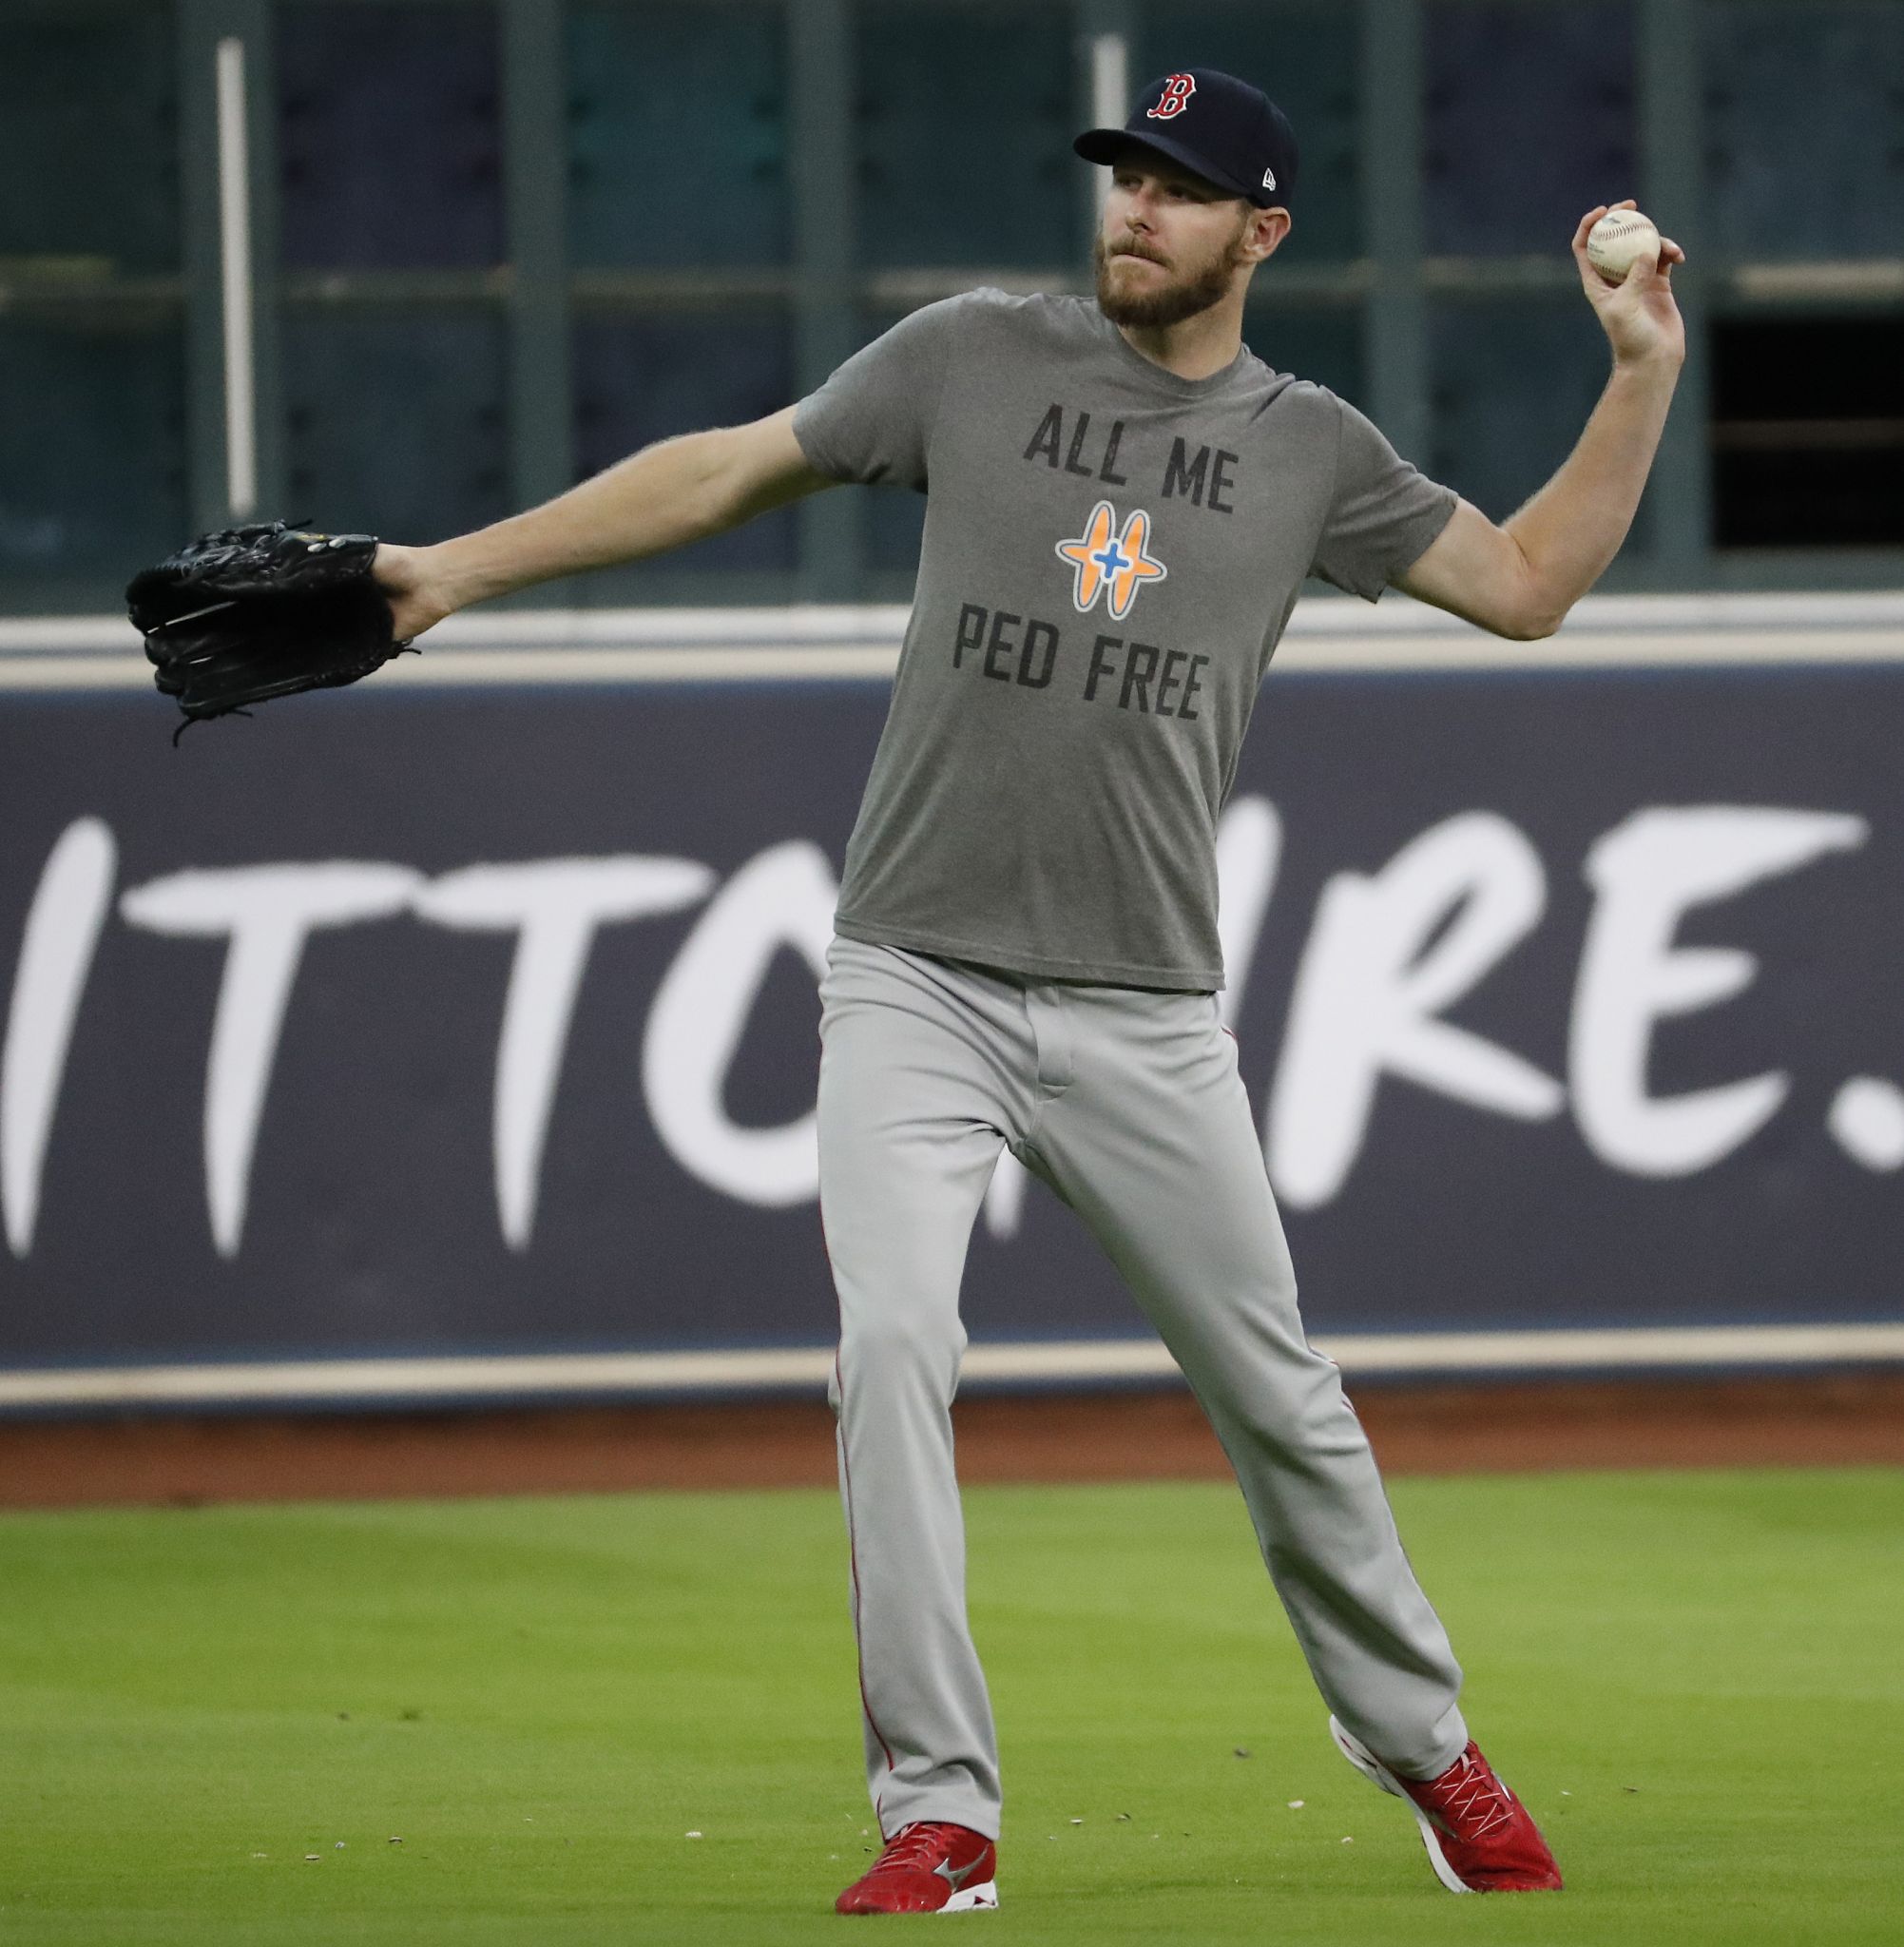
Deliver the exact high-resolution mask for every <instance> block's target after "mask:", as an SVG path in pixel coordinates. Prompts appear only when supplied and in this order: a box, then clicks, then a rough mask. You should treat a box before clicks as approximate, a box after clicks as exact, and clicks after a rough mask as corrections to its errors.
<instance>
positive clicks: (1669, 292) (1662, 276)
mask: <svg viewBox="0 0 1904 1947" xmlns="http://www.w3.org/2000/svg"><path fill="white" fill-rule="evenodd" d="M1635 207H1636V205H1635V203H1634V202H1633V200H1632V198H1631V197H1628V198H1627V199H1626V201H1625V202H1616V203H1613V204H1610V205H1608V204H1606V203H1601V204H1600V205H1598V206H1597V207H1596V208H1593V209H1590V210H1588V211H1587V214H1586V215H1585V216H1584V217H1582V218H1581V220H1580V227H1579V228H1578V229H1577V230H1575V231H1574V233H1573V260H1574V262H1575V264H1576V265H1577V266H1578V267H1579V270H1580V282H1581V287H1582V288H1583V289H1584V290H1585V291H1586V293H1587V302H1588V303H1590V304H1591V305H1592V306H1593V308H1594V310H1595V311H1597V312H1598V313H1599V314H1600V322H1601V324H1602V326H1603V327H1604V328H1605V330H1606V337H1607V338H1608V340H1609V341H1610V342H1611V344H1612V346H1613V358H1614V362H1615V363H1616V364H1621V365H1641V364H1654V363H1661V362H1669V363H1671V364H1673V365H1678V364H1680V363H1682V362H1683V360H1684V357H1685V323H1684V320H1683V319H1682V318H1681V317H1680V308H1679V306H1678V305H1677V304H1676V303H1674V302H1673V278H1672V271H1673V265H1674V264H1676V263H1683V262H1684V261H1685V252H1684V251H1683V250H1682V249H1681V248H1680V246H1679V245H1678V244H1677V243H1675V242H1674V241H1672V239H1671V238H1669V237H1663V238H1661V240H1660V260H1659V262H1658V264H1657V265H1655V264H1653V263H1650V262H1648V261H1647V260H1646V259H1645V258H1644V257H1641V258H1638V259H1636V260H1634V263H1633V267H1632V269H1631V270H1629V271H1628V272H1627V273H1626V277H1625V281H1624V282H1623V283H1618V284H1609V283H1608V282H1607V281H1606V279H1605V278H1603V277H1602V276H1601V275H1600V273H1599V272H1598V271H1597V270H1595V269H1594V267H1593V264H1592V262H1591V261H1590V260H1589V259H1588V258H1587V232H1588V231H1589V230H1590V229H1592V227H1593V226H1594V224H1595V223H1597V222H1599V221H1600V219H1601V218H1602V217H1604V216H1606V214H1607V212H1608V209H1609V208H1611V209H1615V210H1621V209H1632V208H1635Z"/></svg>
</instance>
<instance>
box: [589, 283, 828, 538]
mask: <svg viewBox="0 0 1904 1947" xmlns="http://www.w3.org/2000/svg"><path fill="white" fill-rule="evenodd" d="M793 362H794V361H793V342H792V335H791V333H790V332H789V330H788V327H787V320H786V319H785V318H784V317H782V316H780V315H779V314H777V313H776V314H767V315H760V314H752V315H750V314H748V313H746V312H742V311H733V310H725V311H704V312H703V311H667V312H657V313H654V314H652V315H650V316H646V317H641V318H587V319H585V320H583V321H582V322H581V323H580V324H578V325H577V326H576V330H575V453H576V462H577V466H578V469H579V471H580V472H581V473H582V474H583V475H584V477H586V476H587V475H588V474H590V473H598V472H601V471H602V469H603V468H604V467H608V466H612V465H613V464H614V463H615V462H616V461H617V460H619V459H623V458H625V457H626V456H627V454H629V453H634V452H636V451H637V450H638V449H639V448H641V447H644V446H647V445H650V444H652V443H653V442H654V441H655V440H657V439H666V438H669V437H671V436H672V435H673V434H677V433H694V432H698V431H700V430H701V429H702V428H704V427H708V426H734V425H740V424H742V423H744V422H746V421H748V420H752V419H762V418H765V417H766V416H767V414H770V413H778V412H779V410H780V409H781V407H783V406H785V405H787V404H789V403H790V402H791V401H792V399H793V397H794V376H793ZM794 531H795V530H794V512H793V510H792V509H791V508H781V509H779V510H778V511H775V512H773V513H770V514H763V515H762V516H760V518H759V519H758V520H752V521H749V522H747V524H746V525H745V526H744V527H740V528H736V529H735V530H733V531H732V532H731V533H726V534H716V535H714V536H712V537H711V538H710V539H708V540H705V541H699V542H696V543H695V545H694V546H693V547H691V548H685V549H680V550H678V551H677V552H674V553H671V554H668V555H666V556H665V557H664V565H665V566H666V567H668V568H680V569H790V568H792V567H793V565H794Z"/></svg>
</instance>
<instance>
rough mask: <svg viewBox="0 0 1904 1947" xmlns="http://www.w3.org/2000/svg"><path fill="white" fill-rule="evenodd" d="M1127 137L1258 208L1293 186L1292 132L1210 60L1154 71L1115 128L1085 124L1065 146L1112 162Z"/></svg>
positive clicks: (1278, 113) (1283, 201)
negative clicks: (1205, 64) (1204, 64)
mask: <svg viewBox="0 0 1904 1947" xmlns="http://www.w3.org/2000/svg"><path fill="white" fill-rule="evenodd" d="M1133 142H1136V143H1141V144H1142V145H1144V147H1146V148H1153V149H1156V150H1157V151H1158V152H1159V153H1160V154H1162V155H1166V156H1168V157H1169V158H1170V159H1171V160H1172V161H1173V162H1178V163H1182V164H1183V166H1184V167H1185V168H1186V169H1192V170H1194V171H1195V172H1196V173H1197V174H1198V175H1199V176H1202V178H1203V179H1204V181H1205V182H1208V183H1215V184H1216V185H1217V187H1218V188H1219V189H1225V190H1227V191H1228V192H1229V193H1230V195H1232V196H1240V197H1241V198H1243V199H1244V200H1245V201H1246V202H1253V203H1255V204H1256V205H1257V207H1258V208H1259V209H1268V208H1270V207H1272V206H1273V205H1282V206H1286V205H1287V203H1288V202H1289V197H1290V192H1291V191H1292V190H1293V189H1294V188H1295V187H1296V132H1295V130H1294V129H1292V128H1291V127H1290V125H1289V118H1288V117H1287V116H1286V115H1284V113H1283V112H1282V110H1281V109H1280V108H1279V107H1278V106H1276V104H1275V103H1274V102H1272V101H1271V100H1270V99H1269V97H1268V96H1267V95H1266V94H1264V93H1263V92H1262V90H1261V89H1260V88H1257V87H1251V86H1250V85H1249V83H1248V82H1246V81H1239V80H1238V79H1237V78H1236V76H1235V75H1233V74H1224V73H1222V72H1221V70H1220V69H1218V68H1215V67H1185V68H1180V69H1179V70H1178V71H1177V72H1176V73H1174V74H1164V75H1160V76H1159V77H1158V78H1157V79H1156V80H1155V81H1153V82H1152V83H1151V84H1150V86H1149V87H1146V88H1145V89H1144V92H1143V93H1142V94H1140V95H1139V96H1138V98H1137V106H1135V107H1134V108H1132V110H1131V111H1130V119H1129V120H1128V121H1127V122H1126V123H1125V125H1124V126H1123V127H1122V128H1091V129H1087V130H1086V132H1085V133H1084V134H1083V135H1081V136H1079V137H1078V139H1077V141H1076V142H1074V143H1073V144H1072V145H1071V146H1072V148H1073V149H1075V150H1076V151H1077V153H1078V154H1079V155H1081V156H1083V157H1084V159H1085V161H1086V162H1087V163H1112V162H1115V161H1116V160H1117V157H1118V155H1119V153H1120V152H1121V151H1122V150H1124V149H1125V148H1127V147H1128V146H1129V145H1131V144H1132V143H1133Z"/></svg>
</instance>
